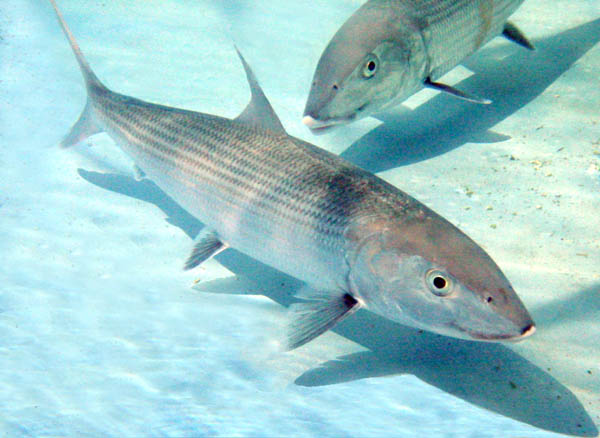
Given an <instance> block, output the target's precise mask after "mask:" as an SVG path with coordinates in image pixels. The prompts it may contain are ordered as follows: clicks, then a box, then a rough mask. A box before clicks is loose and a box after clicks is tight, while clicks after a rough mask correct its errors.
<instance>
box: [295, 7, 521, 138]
mask: <svg viewBox="0 0 600 438" xmlns="http://www.w3.org/2000/svg"><path fill="white" fill-rule="evenodd" d="M522 2H523V0H370V1H368V2H367V3H365V4H364V5H363V6H362V7H361V8H360V9H358V10H357V11H356V12H355V13H354V14H353V15H352V16H351V17H350V18H349V19H348V20H347V21H346V22H345V23H344V25H343V26H342V27H341V28H340V29H339V30H338V31H337V33H336V34H335V35H334V37H333V38H332V40H331V41H330V42H329V44H328V45H327V47H326V48H325V51H324V52H323V54H322V55H321V59H319V63H318V65H317V69H316V71H315V74H314V77H313V81H312V85H311V89H310V94H309V96H308V100H307V102H306V108H305V109H304V119H303V122H304V124H305V125H307V126H308V127H309V128H311V130H312V131H313V132H315V133H318V132H322V131H324V130H325V129H327V128H330V127H332V126H335V125H341V124H345V123H350V122H352V121H354V120H358V119H360V118H363V117H366V116H368V115H370V114H373V113H374V112H376V111H379V110H382V109H385V108H387V107H390V106H393V105H395V104H398V103H400V102H402V101H403V100H406V99H407V98H408V97H410V96H411V95H413V94H414V93H416V92H417V91H419V90H420V89H421V88H423V87H430V88H435V89H438V90H440V91H444V92H447V93H450V94H452V95H454V96H456V97H460V98H462V99H466V100H469V101H473V102H477V103H490V101H489V100H486V99H480V98H478V97H476V96H471V95H468V94H467V93H464V92H462V91H460V90H457V89H454V88H452V87H450V86H448V85H444V84H441V83H439V82H435V81H436V80H437V79H438V78H440V77H441V76H442V75H444V74H445V73H447V72H448V71H450V70H451V69H453V68H454V67H456V66H457V65H458V64H459V63H461V62H462V61H463V60H464V59H465V58H466V57H467V56H469V55H471V54H472V53H474V52H475V51H476V50H477V49H479V48H480V47H481V46H483V45H484V44H485V43H487V42H488V41H489V40H491V39H492V38H493V37H495V36H498V35H500V34H503V35H504V36H506V37H507V38H509V39H511V40H513V41H515V42H516V43H518V44H520V45H522V46H525V47H527V48H529V49H533V46H532V45H531V43H529V41H528V40H527V39H526V38H525V36H524V35H523V34H522V33H521V32H520V31H519V29H518V28H517V27H516V26H515V25H514V24H512V23H510V22H507V20H508V17H509V16H510V15H511V14H512V13H513V12H514V11H515V10H516V9H517V7H518V6H519V5H520V4H521V3H522Z"/></svg>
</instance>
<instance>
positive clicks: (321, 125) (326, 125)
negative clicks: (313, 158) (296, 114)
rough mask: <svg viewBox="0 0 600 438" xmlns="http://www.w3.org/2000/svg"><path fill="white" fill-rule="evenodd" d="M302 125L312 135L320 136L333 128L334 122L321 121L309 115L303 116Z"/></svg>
mask: <svg viewBox="0 0 600 438" xmlns="http://www.w3.org/2000/svg"><path fill="white" fill-rule="evenodd" d="M302 123H303V124H304V125H305V126H306V127H307V128H308V129H310V130H311V131H312V132H313V133H314V134H322V133H323V132H325V131H327V130H329V129H331V128H333V127H334V126H335V123H334V122H330V121H329V122H328V121H321V120H318V119H316V118H314V117H313V116H311V115H309V114H305V115H304V117H303V118H302Z"/></svg>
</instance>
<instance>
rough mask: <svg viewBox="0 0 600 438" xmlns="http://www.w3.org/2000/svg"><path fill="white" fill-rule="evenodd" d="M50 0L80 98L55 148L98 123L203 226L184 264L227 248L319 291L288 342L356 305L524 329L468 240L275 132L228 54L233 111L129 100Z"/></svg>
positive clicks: (444, 321) (401, 318) (464, 324)
mask: <svg viewBox="0 0 600 438" xmlns="http://www.w3.org/2000/svg"><path fill="white" fill-rule="evenodd" d="M50 2H51V3H52V5H53V6H54V8H55V10H56V13H57V15H58V18H59V21H60V23H61V25H62V28H63V30H64V32H65V34H66V35H67V37H68V39H69V41H70V43H71V46H72V48H73V51H74V52H75V55H76V57H77V60H78V62H79V66H80V67H81V71H82V72H83V76H84V78H85V82H86V87H87V94H88V100H87V104H86V106H85V109H84V111H83V114H82V115H81V117H80V118H79V120H78V121H77V123H76V124H75V126H74V127H73V128H72V131H71V133H70V134H69V135H68V136H67V137H66V138H65V140H64V141H63V146H68V145H71V144H74V143H76V142H78V141H80V140H82V139H83V138H85V137H87V136H89V135H91V134H94V133H97V132H100V131H105V132H107V133H108V134H109V135H110V136H111V137H112V138H113V139H114V140H115V141H116V142H117V143H118V144H119V145H120V147H121V148H122V149H123V150H124V151H125V152H126V153H127V154H128V155H129V156H130V157H131V158H132V159H133V161H134V162H135V163H136V165H137V166H139V168H140V169H141V170H142V171H143V172H145V173H146V175H147V176H148V177H149V178H151V179H152V180H154V181H155V182H156V184H157V185H158V186H159V187H160V188H162V189H163V190H164V191H165V192H166V193H167V194H169V195H170V196H172V197H173V198H174V199H175V200H176V201H177V202H178V203H180V204H181V205H182V206H183V207H184V208H186V209H187V210H188V211H189V212H190V213H192V214H193V215H194V216H196V217H197V218H198V219H200V220H201V221H202V222H203V223H204V224H205V225H206V229H205V230H203V231H202V232H201V233H200V236H199V237H198V238H197V242H196V244H195V246H194V249H193V251H192V255H191V256H190V258H189V259H188V261H187V263H186V267H187V268H192V267H194V266H197V265H198V264H200V263H202V262H203V261H204V260H206V259H208V258H209V257H211V256H213V255H215V254H216V253H218V252H219V251H221V250H223V249H225V248H226V247H228V246H231V247H233V248H236V249H238V250H239V251H242V252H243V253H246V254H248V255H249V256H251V257H254V258H256V259H257V260H260V261H261V262H263V263H265V264H267V265H270V266H272V267H274V268H277V269H279V270H281V271H283V272H286V273H288V274H290V275H293V276H295V277H297V278H299V279H301V280H304V281H306V282H307V283H308V284H309V285H311V286H312V287H313V288H314V289H315V290H317V291H319V292H318V293H315V294H314V295H313V296H311V297H310V298H311V299H310V300H308V301H305V302H303V303H300V304H296V305H294V306H293V308H292V312H291V313H292V318H291V320H292V323H291V326H290V333H289V337H288V347H289V348H295V347H297V346H299V345H302V344H304V343H306V342H308V341H310V340H311V339H313V338H315V337H316V336H318V335H320V334H321V333H323V332H325V331H326V330H328V329H329V328H331V327H332V326H333V325H334V324H335V323H336V322H338V321H339V320H341V319H342V318H344V317H345V316H348V315H350V314H351V313H352V312H354V311H356V310H357V309H358V308H360V307H365V308H367V309H369V310H371V311H373V312H376V313H378V314H380V315H382V316H384V317H387V318H389V319H392V320H394V321H398V322H400V323H403V324H407V325H410V326H414V327H419V328H423V329H426V330H431V331H434V332H438V333H442V334H446V335H450V336H455V337H461V338H467V339H477V340H488V341H491V340H506V339H519V338H522V337H524V336H527V335H529V334H531V333H533V332H534V330H535V328H534V324H533V321H532V320H531V317H530V316H529V314H528V313H527V310H526V309H525V307H524V306H523V304H522V303H521V301H520V300H519V298H518V297H517V295H516V294H515V292H514V290H513V288H512V287H511V285H510V283H509V282H508V280H507V279H506V278H505V277H504V275H503V274H502V272H501V271H500V269H499V268H498V267H497V266H496V264H495V263H494V262H493V261H492V259H491V258H490V257H489V256H488V255H487V254H486V253H485V252H484V251H483V250H482V249H481V248H480V247H479V246H478V245H477V244H475V243H474V242H473V241H472V240H471V239H469V238H468V237H467V236H465V235H464V234H463V233H462V232H460V231H459V230H458V229H457V228H456V227H454V226H453V225H452V224H450V223H449V222H448V221H446V220H445V219H443V218H442V217H440V216H438V215H437V214H436V213H434V212H433V211H431V210H430V209H428V208H427V207H426V206H424V205H423V204H421V203H420V202H418V201H417V200H415V199H413V198H411V197H410V196H408V195H407V194H405V193H403V192H401V191H400V190H398V189H396V188H395V187H393V186H391V185H390V184H388V183H386V182H385V181H383V180H381V179H379V178H377V177H376V176H374V175H372V174H370V173H368V172H366V171H364V170H362V169H359V168H358V167H356V166H353V165H352V164H350V163H348V162H346V161H345V160H343V159H342V158H340V157H338V156H336V155H333V154H331V153H329V152H327V151H324V150H322V149H319V148H318V147H316V146H313V145H311V144H309V143H306V142H304V141H302V140H299V139H297V138H294V137H291V136H289V135H288V134H287V133H286V132H285V130H284V129H283V127H282V126H281V123H280V121H279V119H278V118H277V116H276V115H275V113H274V111H273V109H272V108H271V106H270V104H269V102H268V100H267V99H266V97H265V95H264V94H263V92H262V90H261V89H260V86H259V85H258V83H257V81H256V79H255V77H254V75H253V73H252V71H251V70H250V67H249V66H248V64H246V62H245V61H244V59H243V58H242V56H241V55H240V59H241V60H242V63H243V65H244V68H245V70H246V75H247V77H248V81H249V83H250V87H251V91H252V99H251V101H250V103H249V105H248V106H247V107H246V109H245V110H244V112H243V113H242V114H241V115H240V116H239V117H238V118H236V119H233V120H231V119H226V118H223V117H217V116H213V115H210V114H203V113H197V112H192V111H186V110H182V109H177V108H171V107H167V106H162V105H155V104H151V103H147V102H143V101H141V100H138V99H135V98H133V97H128V96H124V95H122V94H117V93H114V92H112V91H110V90H109V89H107V88H106V87H105V86H104V85H102V83H100V81H99V80H98V78H97V77H96V76H95V75H94V73H93V72H92V71H91V70H90V67H89V65H88V64H87V62H86V61H85V59H84V58H83V55H82V54H81V51H80V49H79V47H78V46H77V43H76V42H75V40H74V39H73V36H72V35H71V33H70V31H69V30H68V28H67V26H66V24H65V22H64V19H63V18H62V16H61V15H60V13H59V11H58V9H57V7H56V4H55V2H54V0H50ZM238 53H239V52H238Z"/></svg>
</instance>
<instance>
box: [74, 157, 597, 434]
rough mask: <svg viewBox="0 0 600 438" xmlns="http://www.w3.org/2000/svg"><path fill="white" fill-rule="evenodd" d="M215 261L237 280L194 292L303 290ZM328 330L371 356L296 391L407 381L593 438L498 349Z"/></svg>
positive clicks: (163, 203)
mask: <svg viewBox="0 0 600 438" xmlns="http://www.w3.org/2000/svg"><path fill="white" fill-rule="evenodd" d="M79 174H80V175H81V176H82V177H83V178H84V179H85V180H87V181H88V182H90V183H92V184H94V185H96V186H99V187H101V188H104V189H107V190H111V191H113V192H117V193H121V194H124V195H126V196H130V197H133V198H136V199H140V200H143V201H146V202H150V203H152V204H154V205H156V206H157V207H158V208H160V209H161V210H162V211H163V212H164V213H165V214H166V215H167V221H168V222H169V223H171V224H173V225H174V226H177V227H179V228H180V229H182V230H183V231H184V232H185V233H186V234H187V235H188V236H190V238H193V237H195V235H196V234H197V233H198V231H199V230H200V229H201V228H202V224H201V223H200V222H199V221H198V220H196V219H195V218H194V217H193V216H191V215H190V214H189V213H187V212H186V211H185V210H183V209H182V208H181V207H180V206H179V205H178V204H177V203H175V201H173V200H172V199H171V198H170V197H169V196H167V195H166V194H165V193H164V192H163V191H162V190H160V189H159V188H158V187H157V186H156V185H155V184H154V183H152V182H151V181H148V180H142V181H136V180H135V179H133V178H131V177H128V176H123V175H117V174H104V173H98V172H89V171H85V170H82V169H79ZM182 250H184V251H185V249H182ZM216 258H217V260H218V261H219V262H220V263H221V264H222V265H223V266H225V267H226V268H227V269H229V270H230V271H232V272H233V273H234V274H236V277H229V278H226V279H222V280H215V281H212V282H205V283H201V284H200V285H199V286H198V287H196V289H198V290H200V291H202V292H212V293H228V294H254V295H256V294H260V295H265V296H266V297H268V298H270V299H272V300H273V301H275V302H277V303H279V304H281V305H282V306H285V307H288V306H289V305H290V304H291V303H292V302H294V301H295V299H294V298H293V296H294V294H295V293H296V292H297V291H298V290H299V289H300V288H302V287H303V283H302V282H301V281H299V280H297V279H295V278H293V277H290V276H288V275H285V274H283V273H281V272H279V271H277V270H275V269H273V268H270V267H268V266H265V265H263V264H261V263H260V262H257V261H255V260H253V259H251V258H250V257H247V256H245V255H244V254H241V253H239V252H237V251H235V250H231V249H230V250H227V251H225V252H223V253H221V254H219V255H218V256H217V257H216ZM182 261H183V256H182ZM564 304H565V303H562V302H561V303H559V305H560V306H562V305H564ZM571 304H572V303H571ZM550 307H551V306H550ZM550 307H548V306H546V307H545V309H544V312H546V314H548V312H550V313H552V312H553V310H552V309H551V308H550ZM533 310H534V312H533V315H534V317H535V318H536V320H537V321H538V323H541V324H540V326H539V329H540V330H543V329H544V327H543V321H542V320H540V319H539V318H538V315H536V312H535V309H533ZM334 331H335V332H336V333H338V334H339V335H341V336H344V337H346V338H347V339H350V340H351V341H353V342H356V343H357V344H360V345H362V346H363V347H365V348H367V349H368V350H369V351H365V352H360V353H356V354H351V355H348V356H344V357H340V358H337V359H335V360H332V361H329V362H326V363H324V364H322V365H321V366H319V367H317V368H314V369H311V370H309V371H307V372H305V373H304V374H302V375H301V376H300V377H298V378H297V379H296V383H297V384H298V385H302V386H322V385H331V384H335V383H340V382H348V381H353V380H358V379H363V378H367V377H378V376H388V375H395V374H413V375H415V376H417V377H418V378H420V379H421V380H423V381H425V382H427V383H428V384H430V385H433V386H435V387H437V388H439V389H441V390H443V391H446V392H448V393H450V394H452V395H454V396H456V397H459V398H462V399H463V400H466V401H468V402H470V403H472V404H474V405H477V406H480V407H483V408H486V409H489V410H491V411H493V412H497V413H499V414H501V415H504V416H507V417H510V418H513V419H515V420H518V421H521V422H524V423H527V424H530V425H533V426H535V427H538V428H541V429H546V430H550V431H554V432H559V433H565V434H570V435H577V436H597V435H598V430H597V428H596V426H595V425H594V423H593V421H592V420H591V418H590V417H589V415H588V414H587V413H586V411H585V409H584V408H583V406H582V405H581V403H580V402H579V401H578V400H577V398H576V397H575V396H574V395H573V394H572V393H571V391H569V389H567V388H566V387H565V386H564V385H562V384H561V383H559V382H558V381H557V380H556V379H555V378H554V377H552V376H551V375H550V374H548V373H547V372H545V371H544V370H542V369H540V368H539V367H537V366H535V365H533V364H532V363H531V362H529V361H527V360H526V359H524V358H522V357H521V356H519V355H518V354H517V353H515V352H513V351H512V350H510V349H509V348H507V347H505V346H503V345H501V344H491V343H479V342H469V341H462V340H458V339H453V338H447V337H443V336H439V335H435V334H431V333H428V332H423V331H419V330H414V329H411V328H408V327H404V326H402V325H399V324H396V323H393V322H391V321H389V320H386V319H384V318H381V317H379V316H377V315H375V314H373V313H370V312H367V311H363V310H361V311H359V312H358V313H357V314H356V315H353V316H352V317H351V318H348V319H347V320H345V321H343V322H342V323H340V324H339V325H337V326H336V327H335V328H334Z"/></svg>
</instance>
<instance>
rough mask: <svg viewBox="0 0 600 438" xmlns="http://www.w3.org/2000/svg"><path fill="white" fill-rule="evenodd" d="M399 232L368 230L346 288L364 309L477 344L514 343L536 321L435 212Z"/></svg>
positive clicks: (495, 270) (379, 227)
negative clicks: (360, 301) (490, 342)
mask: <svg viewBox="0 0 600 438" xmlns="http://www.w3.org/2000/svg"><path fill="white" fill-rule="evenodd" d="M416 216H417V217H416V218H414V219H413V220H411V221H407V222H406V223H404V224H402V226H398V225H396V224H392V225H391V226H390V223H389V222H387V223H386V222H384V223H380V224H376V225H375V228H376V231H375V232H372V231H373V224H371V225H369V228H370V229H371V232H369V233H368V234H366V236H367V237H365V238H364V239H363V240H362V241H361V243H360V245H359V246H358V250H357V252H356V253H355V254H356V255H355V257H354V259H353V261H352V262H351V263H350V265H351V266H350V274H349V288H350V291H351V293H353V294H354V295H356V296H357V298H358V299H360V300H362V301H363V302H364V304H365V305H366V307H367V308H369V309H370V310H372V311H374V312H375V313H378V314H380V315H382V316H384V317H386V318H388V319H391V320H395V321H397V322H399V323H402V324H404V325H408V326H412V327H415V328H419V329H424V330H428V331H431V332H435V333H439V334H442V335H446V336H451V337H455V338H461V339H469V340H478V341H516V340H520V339H523V338H525V337H526V336H529V335H531V334H533V332H534V331H535V325H534V322H533V320H532V318H531V316H530V315H529V313H528V312H527V310H526V308H525V306H524V305H523V303H522V302H521V300H520V299H519V297H518V296H517V294H516V293H515V291H514V289H513V287H512V285H511V284H510V282H509V281H508V279H507V278H506V276H505V275H504V274H503V273H502V271H501V270H500V268H499V267H498V266H497V265H496V263H495V262H494V261H493V260H492V259H491V257H490V256H489V255H488V254H487V253H486V252H485V251H484V250H483V249H482V248H481V247H480V246H479V245H477V244H476V243H475V242H474V241H473V240H471V239H470V238H469V237H467V236H466V235H465V234H463V233H462V232H461V231H460V230H458V229H457V228H456V227H454V226H453V225H452V224H450V223H449V222H447V221H446V220H445V219H443V218H441V217H439V216H438V215H436V214H435V213H433V212H432V211H427V210H426V209H419V213H417V214H416Z"/></svg>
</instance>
